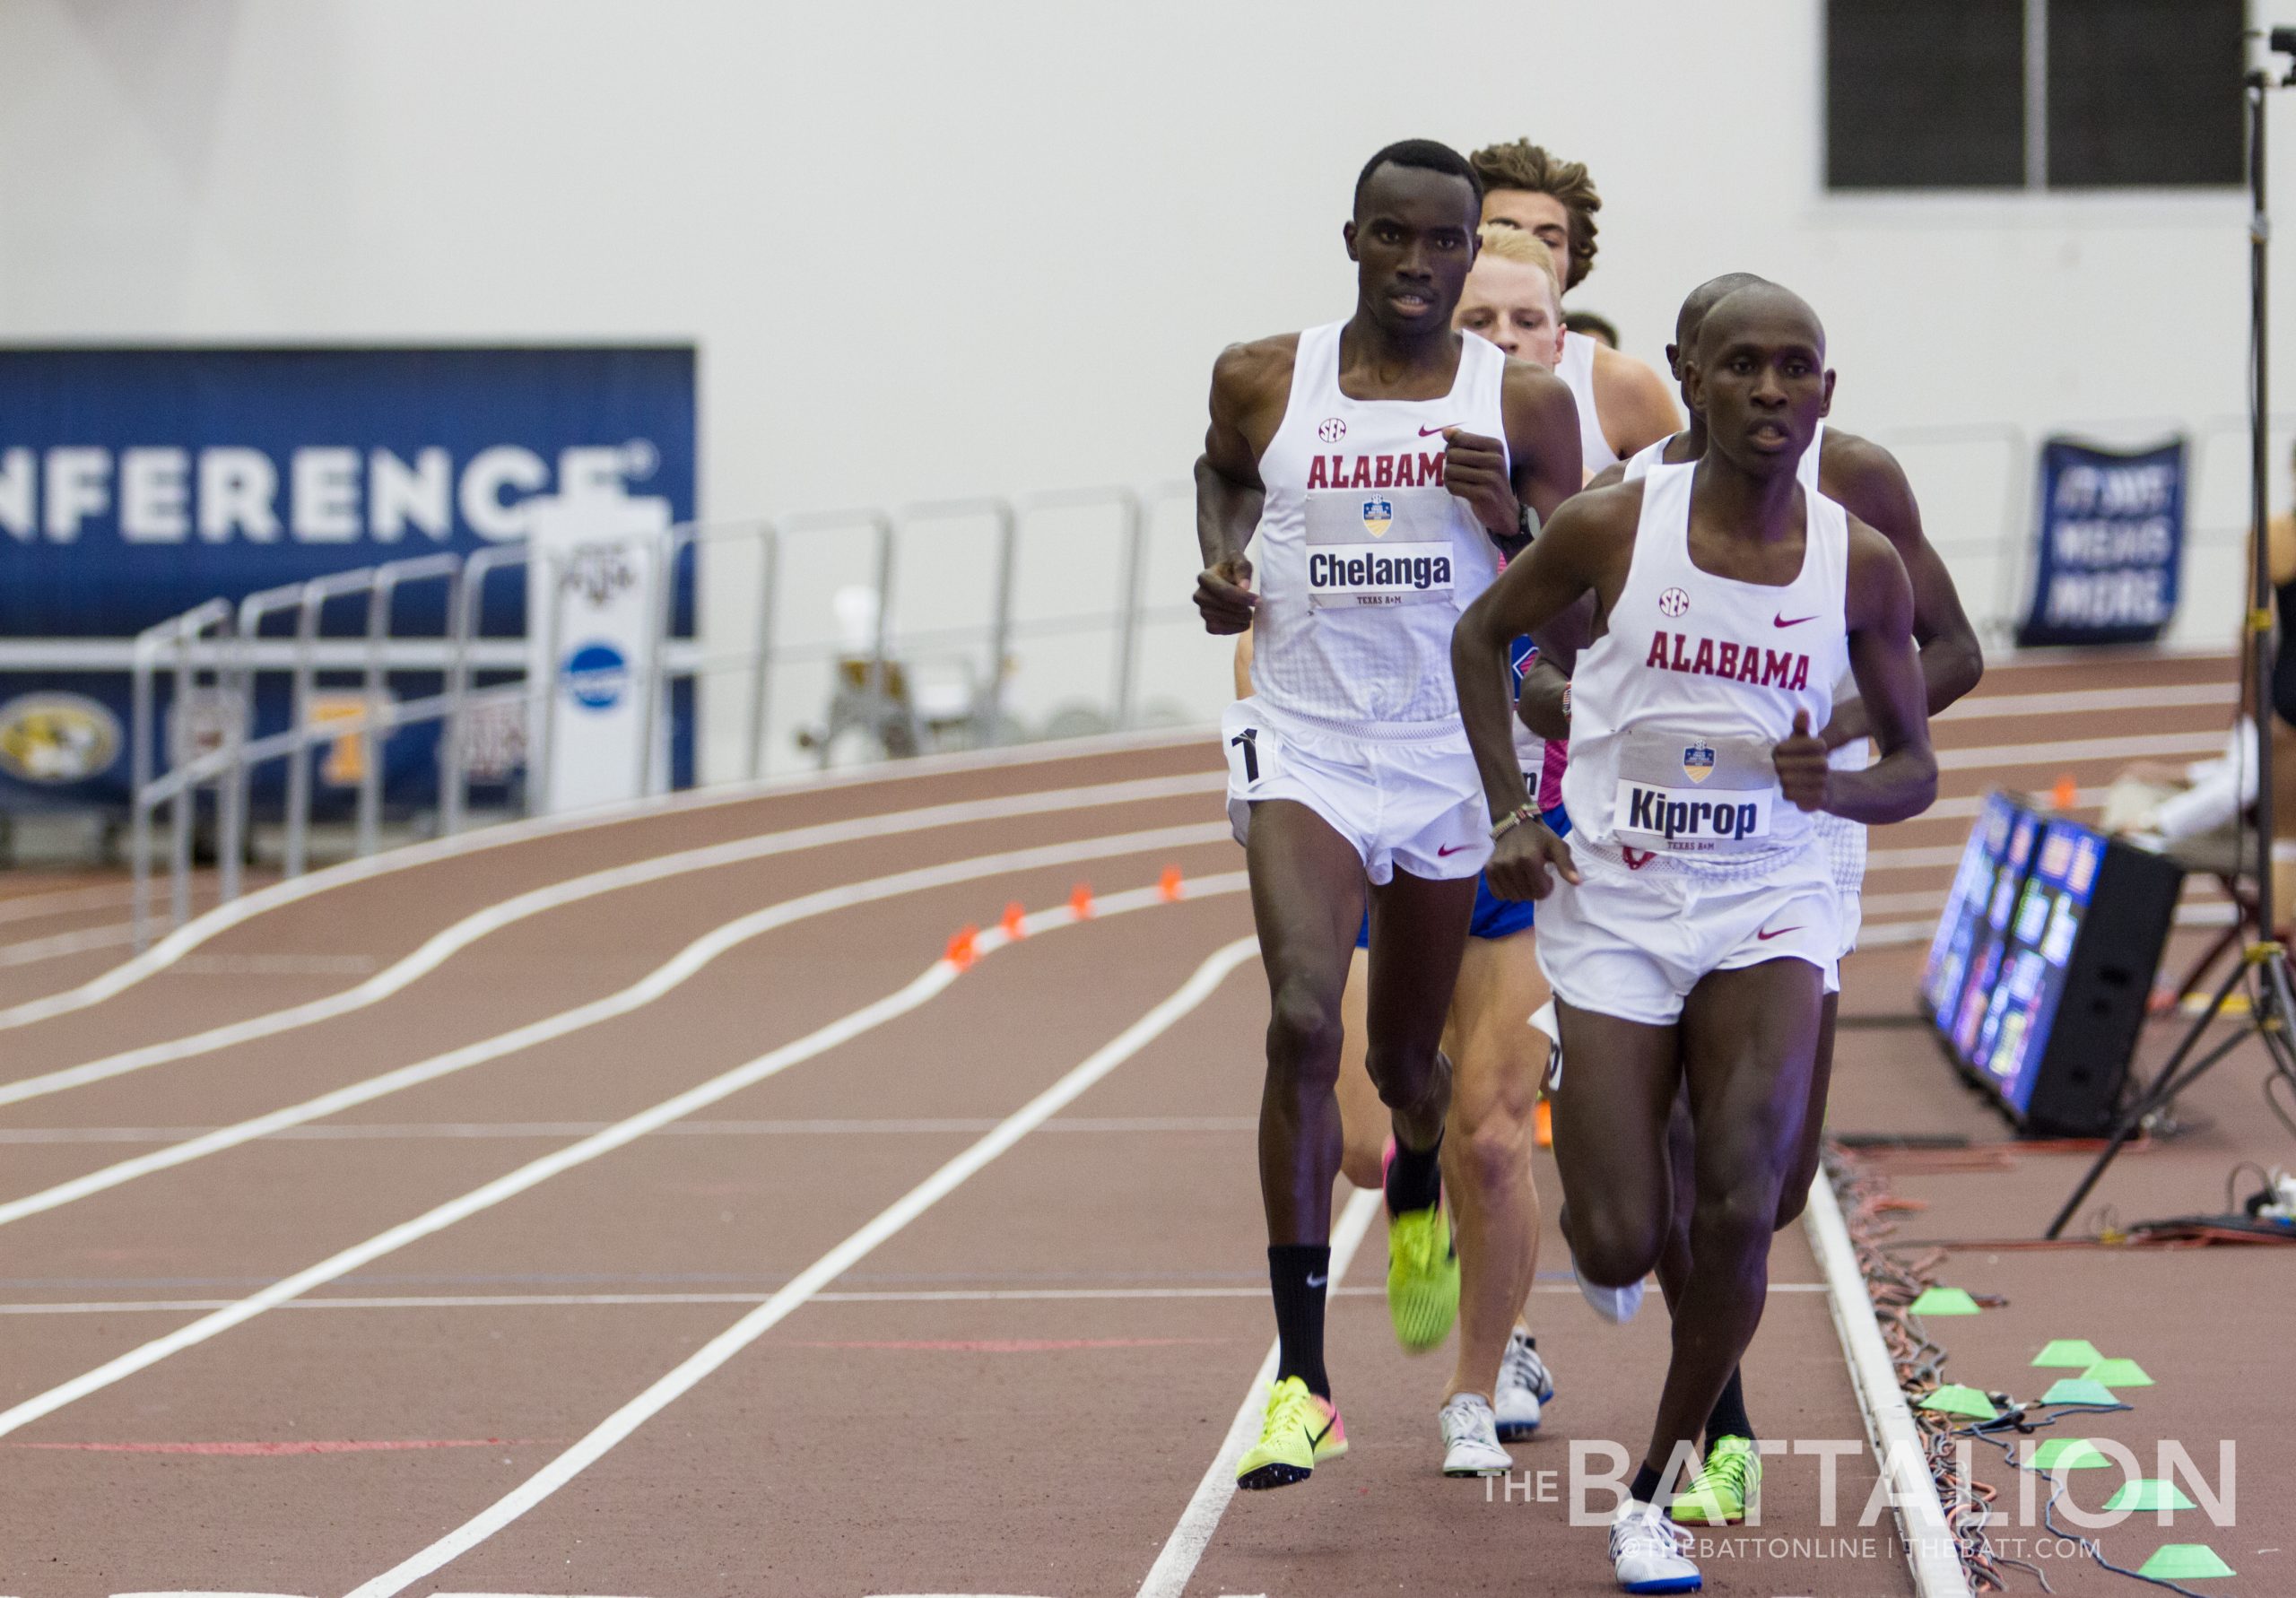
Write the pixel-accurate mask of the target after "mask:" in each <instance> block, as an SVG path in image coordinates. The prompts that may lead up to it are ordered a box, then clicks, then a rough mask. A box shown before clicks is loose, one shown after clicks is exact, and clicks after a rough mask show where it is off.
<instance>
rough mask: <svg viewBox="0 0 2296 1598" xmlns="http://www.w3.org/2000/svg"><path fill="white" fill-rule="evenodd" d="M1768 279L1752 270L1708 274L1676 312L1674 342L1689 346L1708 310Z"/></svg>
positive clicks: (1696, 339)
mask: <svg viewBox="0 0 2296 1598" xmlns="http://www.w3.org/2000/svg"><path fill="white" fill-rule="evenodd" d="M1768 281H1769V280H1768V279H1766V278H1762V277H1758V276H1756V275H1755V274H1752V273H1751V272H1726V273H1724V274H1722V275H1721V276H1720V277H1709V278H1708V279H1707V280H1706V281H1705V282H1702V283H1700V284H1699V285H1698V287H1696V288H1695V289H1692V291H1690V293H1689V295H1688V296H1687V297H1685V298H1684V299H1683V308H1682V309H1680V310H1678V311H1676V312H1675V313H1674V343H1677V344H1680V345H1681V346H1682V347H1683V348H1684V349H1688V348H1690V347H1691V346H1692V344H1694V343H1697V342H1698V328H1699V324H1700V323H1701V322H1703V321H1705V320H1706V313H1707V312H1709V311H1710V310H1712V309H1713V308H1715V307H1716V306H1718V305H1719V304H1721V303H1722V301H1723V300H1724V299H1726V297H1727V296H1729V295H1730V294H1732V293H1735V291H1738V290H1740V289H1744V288H1747V287H1749V286H1751V285H1752V284H1754V283H1759V282H1768Z"/></svg>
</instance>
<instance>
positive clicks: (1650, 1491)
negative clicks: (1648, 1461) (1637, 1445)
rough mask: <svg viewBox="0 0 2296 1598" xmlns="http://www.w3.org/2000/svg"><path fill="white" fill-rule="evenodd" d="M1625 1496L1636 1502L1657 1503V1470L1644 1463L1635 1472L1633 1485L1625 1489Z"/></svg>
mask: <svg viewBox="0 0 2296 1598" xmlns="http://www.w3.org/2000/svg"><path fill="white" fill-rule="evenodd" d="M1626 1496H1627V1497H1629V1498H1632V1499H1633V1500H1634V1501H1635V1502H1636V1503H1638V1504H1655V1503H1657V1501H1658V1472H1656V1471H1654V1470H1652V1469H1651V1468H1650V1467H1649V1466H1648V1465H1644V1466H1643V1467H1642V1468H1641V1469H1640V1470H1639V1471H1637V1472H1634V1485H1633V1486H1631V1487H1630V1488H1628V1489H1626Z"/></svg>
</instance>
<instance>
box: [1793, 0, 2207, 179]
mask: <svg viewBox="0 0 2296 1598" xmlns="http://www.w3.org/2000/svg"><path fill="white" fill-rule="evenodd" d="M2246 26H2247V6H2246V4H2245V0H1828V3H1827V5H1826V26H1825V34H1826V186H1827V187H1829V188H1831V189H1837V190H1859V189H1935V188H1975V189H1985V188H2029V187H2050V188H2110V187H2205V186H2210V185H2230V184H2238V183H2239V181H2240V180H2241V175H2242V162H2243V155H2242V149H2241V119H2240V118H2241V113H2240V74H2241V70H2242V46H2241V30H2243V29H2244V28H2245V27H2246Z"/></svg>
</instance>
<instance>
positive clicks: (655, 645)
mask: <svg viewBox="0 0 2296 1598" xmlns="http://www.w3.org/2000/svg"><path fill="white" fill-rule="evenodd" d="M682 531H683V537H685V538H690V537H691V536H692V532H691V529H690V528H689V529H683V530H681V529H679V528H675V527H673V528H671V529H670V530H669V532H668V533H667V534H657V536H655V537H652V538H649V539H648V540H647V541H646V545H647V547H646V549H645V551H644V553H643V555H642V556H641V557H640V558H641V559H644V560H650V561H652V562H653V565H654V583H655V590H654V604H653V605H652V606H651V607H650V611H649V613H648V616H647V618H646V639H645V664H644V666H643V667H642V668H641V670H640V673H639V676H640V681H639V684H638V690H639V693H640V694H641V695H642V697H641V698H640V699H639V701H638V793H639V797H640V798H646V797H649V796H651V795H653V793H654V792H655V787H654V730H655V728H657V727H658V726H659V725H661V716H662V714H663V711H664V704H663V699H664V696H665V694H666V693H667V692H668V690H669V684H668V683H667V682H665V681H664V679H663V676H662V659H663V653H662V640H663V638H664V636H665V634H666V633H668V631H669V630H670V618H671V612H672V600H673V598H674V595H672V593H671V587H672V586H673V583H674V574H675V572H676V570H677V563H678V562H677V551H678V545H679V543H681V542H682V537H681V533H682ZM663 786H665V787H666V786H668V782H667V773H665V774H664V785H663Z"/></svg>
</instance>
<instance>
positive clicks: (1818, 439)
mask: <svg viewBox="0 0 2296 1598" xmlns="http://www.w3.org/2000/svg"><path fill="white" fill-rule="evenodd" d="M1825 437H1826V424H1825V422H1824V421H1823V420H1821V421H1819V422H1818V430H1817V431H1816V432H1814V433H1813V434H1812V435H1811V436H1810V447H1809V448H1807V449H1805V450H1804V451H1803V452H1802V459H1801V461H1800V463H1799V464H1798V465H1796V468H1795V477H1796V481H1798V482H1800V483H1801V485H1802V487H1803V489H1804V490H1805V491H1807V492H1809V493H1811V494H1813V495H1814V494H1816V493H1817V492H1818V491H1819V490H1818V471H1819V467H1820V465H1821V464H1822V451H1823V449H1824V447H1825ZM1673 442H1674V439H1659V440H1658V441H1657V443H1656V444H1651V445H1647V446H1645V447H1643V448H1641V449H1639V450H1637V451H1636V452H1635V453H1634V454H1633V455H1632V456H1630V457H1629V458H1628V460H1627V463H1626V477H1625V481H1626V482H1639V481H1640V480H1641V479H1642V478H1643V477H1644V476H1646V475H1647V474H1648V473H1649V470H1650V468H1651V467H1653V466H1655V465H1659V464H1660V462H1661V461H1663V460H1664V459H1665V448H1666V446H1667V445H1669V444H1671V443H1673ZM1856 691H1857V685H1856V684H1855V683H1854V682H1851V681H1850V680H1849V679H1848V677H1847V676H1845V677H1844V679H1843V680H1842V682H1840V683H1839V685H1838V688H1837V691H1836V696H1835V697H1837V698H1839V697H1841V696H1843V695H1846V694H1850V693H1855V692H1856ZM1827 763H1828V764H1830V765H1831V766H1832V767H1833V768H1834V769H1836V770H1837V771H1863V770H1864V769H1865V768H1866V767H1867V766H1869V765H1871V764H1872V763H1873V760H1872V754H1871V746H1870V745H1869V743H1867V741H1866V740H1865V739H1863V738H1860V739H1857V741H1855V742H1853V743H1845V744H1843V745H1842V746H1841V747H1840V748H1839V749H1837V750H1835V751H1833V753H1832V755H1831V756H1830V757H1829V759H1828V761H1827ZM1812 824H1813V827H1814V829H1815V830H1816V832H1817V835H1818V838H1819V841H1820V843H1821V845H1822V847H1824V849H1825V852H1826V859H1827V860H1828V862H1830V863H1831V866H1832V868H1833V884H1834V886H1835V887H1836V888H1838V889H1839V890H1840V891H1841V896H1842V902H1841V927H1842V931H1841V952H1842V953H1843V954H1844V955H1847V954H1848V953H1849V952H1850V951H1851V950H1853V949H1855V948H1857V932H1858V925H1859V923H1860V921H1861V920H1862V919H1863V909H1862V906H1861V904H1860V901H1859V898H1858V896H1859V894H1860V893H1861V892H1862V891H1863V890H1864V889H1865V842H1866V840H1865V823H1864V822H1862V821H1848V820H1846V819H1845V818H1843V817H1841V816H1838V815H1835V814H1833V813H1831V812H1821V813H1819V814H1818V815H1816V816H1814V817H1813V818H1812Z"/></svg>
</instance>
